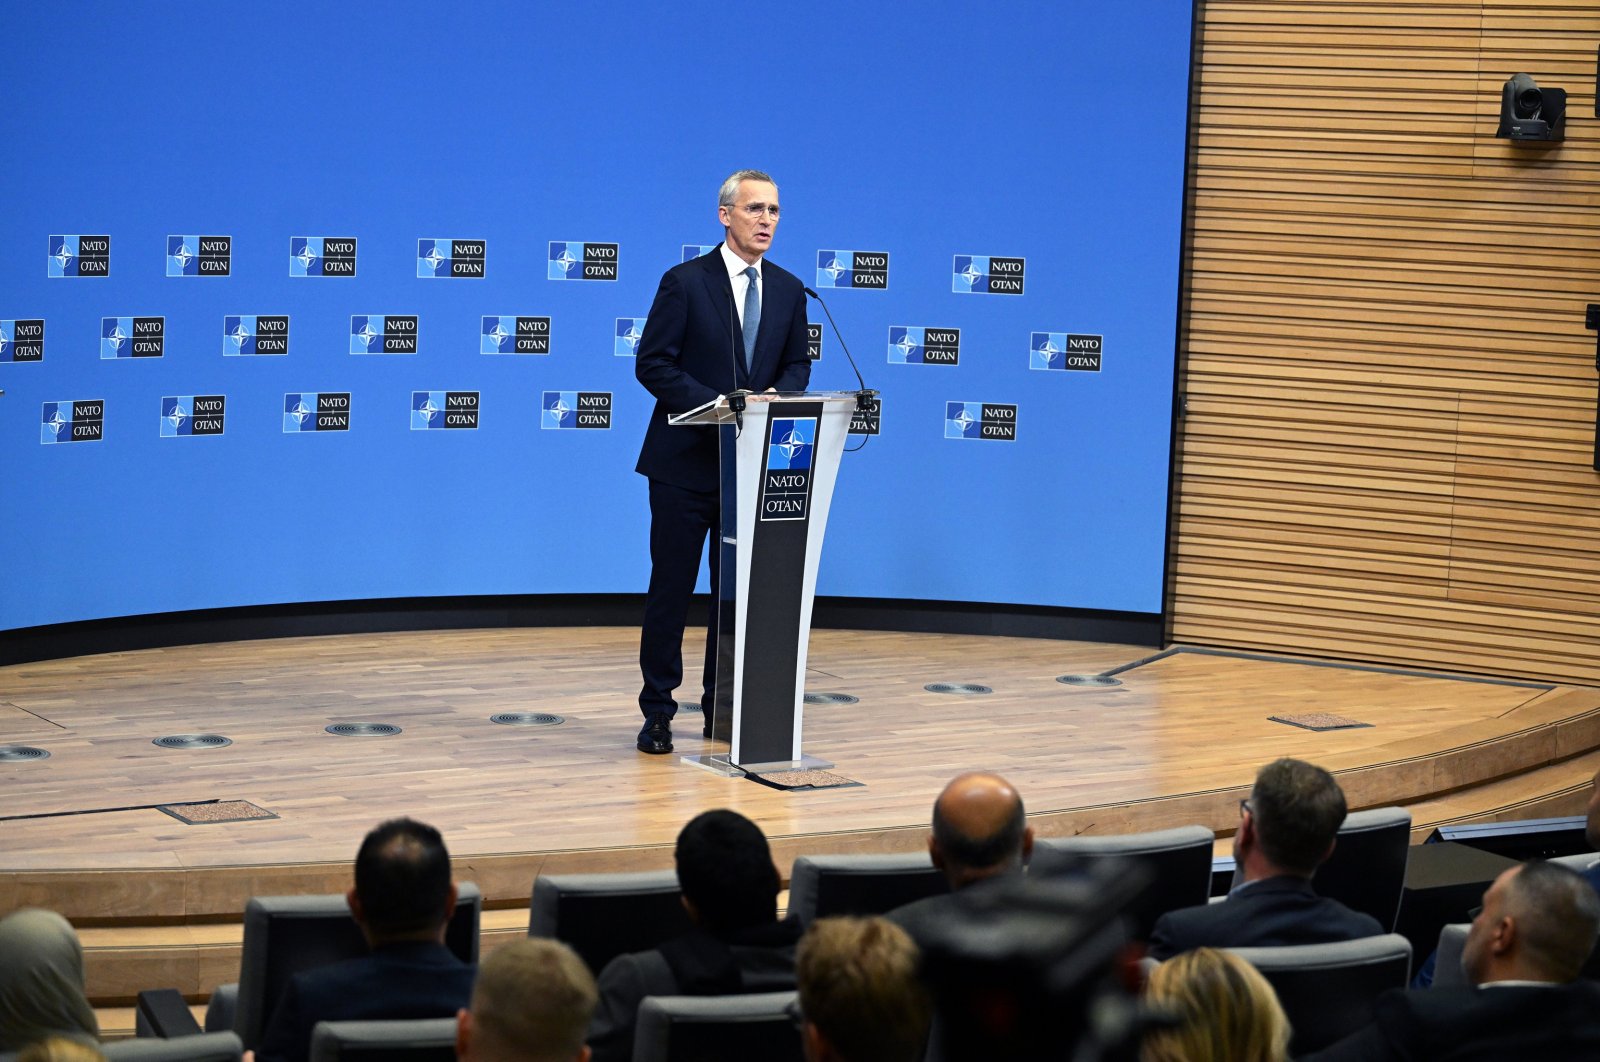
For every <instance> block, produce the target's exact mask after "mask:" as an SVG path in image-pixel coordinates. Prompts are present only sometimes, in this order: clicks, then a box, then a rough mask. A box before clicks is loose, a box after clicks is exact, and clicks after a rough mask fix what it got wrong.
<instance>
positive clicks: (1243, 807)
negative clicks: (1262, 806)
mask: <svg viewBox="0 0 1600 1062" xmlns="http://www.w3.org/2000/svg"><path fill="white" fill-rule="evenodd" d="M1247 811H1248V812H1249V813H1250V814H1252V815H1254V814H1255V813H1256V809H1255V808H1253V807H1251V806H1250V798H1249V797H1246V798H1245V799H1243V800H1241V801H1239V817H1240V818H1241V819H1242V818H1244V815H1245V812H1247Z"/></svg>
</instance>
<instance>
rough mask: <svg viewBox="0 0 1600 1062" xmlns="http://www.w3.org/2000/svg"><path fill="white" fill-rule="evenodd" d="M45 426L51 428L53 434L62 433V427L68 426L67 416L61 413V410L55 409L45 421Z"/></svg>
mask: <svg viewBox="0 0 1600 1062" xmlns="http://www.w3.org/2000/svg"><path fill="white" fill-rule="evenodd" d="M44 426H45V427H47V428H49V429H50V433H51V434H52V435H60V434H61V429H62V428H65V427H66V426H67V418H66V417H63V416H62V415H61V410H59V409H58V410H55V411H54V412H52V413H51V414H50V419H49V420H47V421H45V422H44Z"/></svg>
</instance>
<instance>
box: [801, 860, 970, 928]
mask: <svg viewBox="0 0 1600 1062" xmlns="http://www.w3.org/2000/svg"><path fill="white" fill-rule="evenodd" d="M949 891H950V886H949V885H948V884H946V883H945V880H944V875H943V874H941V873H940V872H939V870H938V869H937V868H936V867H935V866H934V865H933V860H932V859H930V858H929V857H928V853H927V852H915V853H912V854H909V855H901V854H893V855H816V856H801V857H799V858H798V859H796V860H795V861H794V869H793V871H792V872H791V873H790V875H789V913H790V914H791V915H794V916H796V917H797V918H799V919H800V923H801V924H802V925H810V924H811V923H812V922H814V921H815V920H817V919H818V918H826V917H828V916H829V915H875V914H887V913H888V912H890V911H892V910H894V909H895V908H896V907H901V906H904V905H905V904H908V903H911V902H912V901H913V900H920V899H922V898H923V897H925V896H937V895H939V894H940V893H945V892H949Z"/></svg>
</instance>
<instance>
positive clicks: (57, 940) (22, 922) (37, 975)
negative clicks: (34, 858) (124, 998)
mask: <svg viewBox="0 0 1600 1062" xmlns="http://www.w3.org/2000/svg"><path fill="white" fill-rule="evenodd" d="M52 1034H54V1035H57V1036H66V1037H69V1038H74V1039H79V1040H82V1041H83V1042H85V1043H94V1042H95V1040H96V1039H98V1037H99V1035H100V1027H99V1026H98V1025H97V1024H96V1023H95V1019H94V1008H92V1007H90V1006H89V1000H88V997H87V996H86V995H85V994H84V982H83V945H81V944H79V943H78V934H77V933H75V932H73V929H72V926H71V925H70V924H69V923H68V922H67V920H66V919H65V918H62V917H61V916H60V915H58V914H56V913H55V912H54V911H43V910H40V909H38V908H36V907H26V908H23V909H21V910H19V911H14V912H12V913H11V914H9V915H7V916H6V917H5V918H3V919H0V1051H19V1050H21V1049H22V1048H23V1047H26V1046H27V1045H28V1044H31V1043H33V1042H34V1041H36V1040H43V1039H45V1038H46V1037H49V1036H51V1035H52Z"/></svg>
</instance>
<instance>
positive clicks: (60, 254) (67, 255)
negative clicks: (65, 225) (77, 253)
mask: <svg viewBox="0 0 1600 1062" xmlns="http://www.w3.org/2000/svg"><path fill="white" fill-rule="evenodd" d="M50 257H51V258H54V259H55V260H56V261H57V262H58V263H60V265H61V271H62V272H63V273H65V272H66V271H67V263H68V262H70V261H72V252H71V251H69V250H67V241H65V240H62V241H61V249H60V250H59V251H57V252H56V253H55V254H53V255H51V256H50Z"/></svg>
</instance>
